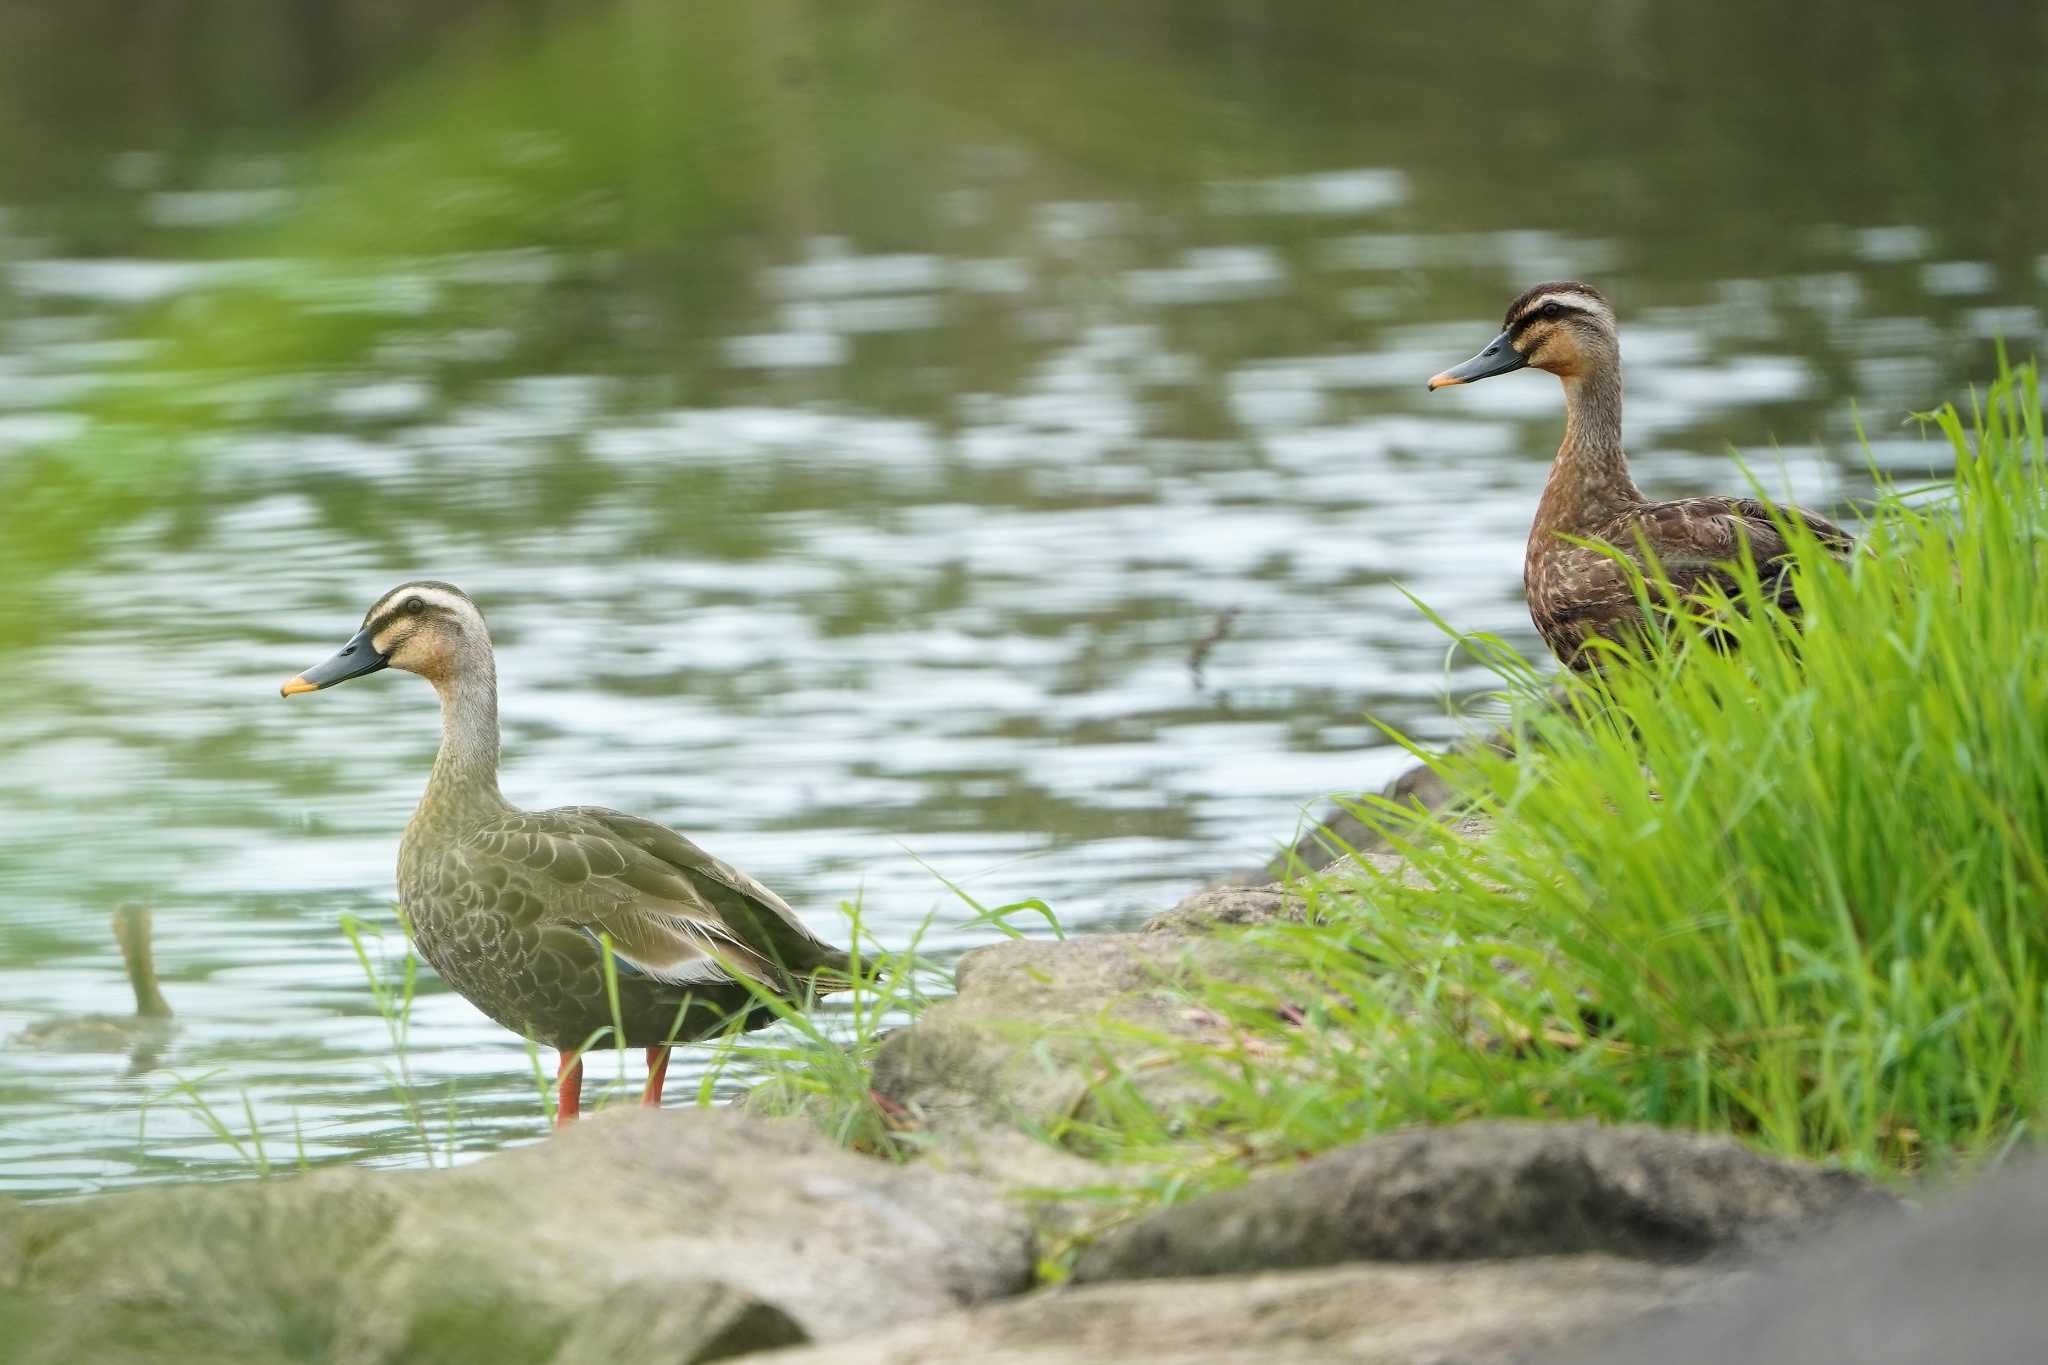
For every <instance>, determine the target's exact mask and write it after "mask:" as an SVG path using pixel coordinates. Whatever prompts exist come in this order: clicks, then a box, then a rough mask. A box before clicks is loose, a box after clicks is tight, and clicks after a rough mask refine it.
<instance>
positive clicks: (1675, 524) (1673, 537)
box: [1531, 497, 1855, 656]
mask: <svg viewBox="0 0 2048 1365" xmlns="http://www.w3.org/2000/svg"><path fill="white" fill-rule="evenodd" d="M1773 511H1774V509H1773V508H1772V507H1771V505H1770V504H1767V503H1763V502H1759V501H1757V500H1756V499H1754V498H1720V497H1713V498H1686V499H1683V500H1681V501H1677V502H1659V503H1651V504H1649V505H1648V506H1644V507H1637V508H1634V509H1632V510H1631V511H1630V512H1629V513H1628V514H1627V515H1625V516H1623V517H1620V518H1618V519H1617V520H1615V521H1614V522H1612V523H1610V524H1609V525H1606V526H1603V527H1601V528H1600V529H1599V530H1598V531H1597V532H1596V533H1595V534H1594V535H1593V536H1592V537H1591V539H1592V540H1595V541H1599V542H1604V543H1606V544H1608V545H1611V546H1613V547H1614V548H1615V549H1617V550H1619V551H1621V553H1622V554H1623V555H1624V556H1625V557H1626V559H1627V560H1628V561H1629V562H1631V563H1633V564H1635V565H1637V566H1641V565H1642V563H1643V552H1644V549H1645V548H1646V547H1647V549H1648V550H1649V552H1650V553H1651V554H1654V555H1655V556H1656V559H1657V564H1658V567H1659V568H1660V569H1661V570H1662V572H1663V574H1664V576H1665V577H1666V578H1668V579H1670V581H1671V587H1672V589H1673V592H1674V594H1675V595H1676V597H1677V598H1678V599H1680V600H1684V599H1686V598H1693V597H1697V596H1698V595H1699V594H1701V593H1703V592H1706V591H1708V590H1709V589H1712V588H1718V589H1720V590H1721V591H1722V592H1724V593H1726V594H1727V595H1729V596H1731V597H1733V596H1737V595H1738V594H1739V593H1740V591H1741V581H1740V579H1739V577H1738V576H1737V572H1736V568H1735V566H1736V565H1738V564H1739V563H1740V562H1741V560H1742V554H1743V548H1744V546H1745V545H1747V547H1748V550H1749V553H1750V555H1751V557H1752V558H1753V559H1754V560H1755V562H1756V566H1757V571H1758V573H1759V574H1760V575H1761V577H1762V579H1763V581H1764V583H1765V585H1766V587H1767V588H1769V589H1770V591H1772V593H1773V594H1774V595H1775V596H1776V597H1777V599H1778V604H1779V605H1780V606H1781V607H1783V608H1784V609H1785V610H1786V611H1787V612H1789V613H1791V614H1793V615H1797V614H1798V612H1799V602H1798V599H1797V597H1796V596H1795V595H1794V593H1793V591H1792V584H1791V575H1790V574H1789V572H1788V569H1789V568H1790V563H1791V557H1792V547H1791V545H1790V544H1789V543H1788V542H1787V541H1786V539H1785V534H1784V532H1783V531H1781V530H1780V529H1779V525H1780V520H1785V521H1791V520H1796V521H1798V522H1800V523H1803V524H1804V525H1805V526H1806V527H1807V529H1808V530H1810V531H1811V532H1812V533H1813V534H1814V536H1815V537H1816V538H1818V539H1819V541H1820V542H1821V544H1822V545H1823V546H1825V547H1826V548H1827V549H1828V550H1830V551H1831V552H1833V553H1834V554H1836V555H1844V554H1847V553H1848V552H1849V551H1850V550H1851V549H1852V548H1853V547H1854V545H1855V540H1854V538H1853V537H1851V536H1850V535H1849V533H1848V532H1846V531H1844V530H1842V529H1841V528H1840V527H1838V526H1836V525H1834V524H1833V523H1831V522H1829V521H1827V520H1826V519H1824V518H1822V517H1818V516H1815V515H1814V514H1813V513H1811V512H1807V511H1804V510H1802V509H1799V508H1793V507H1785V508H1777V509H1775V511H1776V517H1777V519H1774V518H1773ZM1531 609H1532V612H1533V614H1534V615H1535V617H1536V623H1537V626H1538V628H1539V629H1540V630H1541V631H1542V632H1543V635H1544V638H1545V639H1547V640H1551V641H1553V643H1555V642H1556V641H1559V640H1562V641H1565V642H1567V644H1568V645H1569V646H1570V647H1569V648H1566V649H1564V650H1562V651H1561V653H1562V654H1564V655H1566V656H1570V655H1571V654H1572V652H1573V650H1574V649H1576V647H1577V644H1578V643H1579V642H1583V641H1584V640H1586V639H1588V638H1590V637H1592V636H1596V635H1599V636H1607V637H1609V638H1623V637H1626V636H1627V635H1629V634H1631V633H1633V632H1634V631H1637V630H1640V629H1641V627H1642V610H1641V606H1640V604H1639V603H1638V602H1637V600H1636V589H1635V576H1634V574H1633V572H1632V571H1631V569H1630V567H1629V564H1628V563H1624V562H1622V561H1621V560H1617V559H1616V558H1615V556H1613V555H1611V554H1607V553H1605V552H1603V551H1601V550H1599V549H1595V548H1590V547H1583V546H1582V547H1578V548H1577V549H1575V550H1574V551H1573V552H1570V553H1567V554H1564V555H1561V556H1559V557H1558V558H1557V559H1556V560H1555V561H1554V563H1553V564H1552V565H1550V566H1549V567H1547V568H1546V570H1545V577H1544V583H1543V592H1542V594H1541V596H1540V598H1536V599H1532V601H1531Z"/></svg>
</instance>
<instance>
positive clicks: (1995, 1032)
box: [1090, 367, 2048, 1178]
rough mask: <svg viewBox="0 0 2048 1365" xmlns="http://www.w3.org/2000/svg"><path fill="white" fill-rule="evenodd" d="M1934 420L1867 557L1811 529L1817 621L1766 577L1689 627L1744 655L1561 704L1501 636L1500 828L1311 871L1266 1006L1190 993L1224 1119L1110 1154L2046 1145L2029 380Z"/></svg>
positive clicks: (1578, 695) (2045, 747) (2047, 1043)
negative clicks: (1472, 1144)
mask: <svg viewBox="0 0 2048 1365" xmlns="http://www.w3.org/2000/svg"><path fill="white" fill-rule="evenodd" d="M1924 420H1926V421H1928V422H1930V423H1932V424H1933V425H1934V426H1935V427H1936V428H1938V429H1939V431H1940V432H1941V433H1944V434H1945V435H1946V437H1947V439H1948V442H1949V444H1950V445H1951V446H1952V448H1953V453H1954V459H1955V473H1954V476H1953V479H1952V480H1951V481H1950V482H1948V483H1947V484H1946V485H1945V486H1941V487H1937V488H1932V489H1921V490H1915V491H1912V492H1902V491H1901V490H1898V489H1895V488H1890V487H1886V488H1882V489H1881V490H1880V492H1881V496H1880V498H1879V500H1878V501H1877V503H1876V504H1875V506H1874V507H1873V508H1872V509H1871V510H1870V515H1869V516H1868V518H1867V519H1866V522H1865V525H1864V527H1863V529H1862V532H1861V535H1860V538H1859V547H1858V552H1857V553H1856V554H1855V555H1854V556H1852V557H1851V558H1850V560H1849V561H1848V562H1846V563H1844V562H1838V561H1836V560H1834V559H1832V558H1831V557H1830V556H1829V555H1828V553H1827V552H1826V551H1825V550H1824V549H1822V548H1821V547H1820V546H1819V545H1818V544H1816V543H1814V542H1813V540H1812V538H1811V537H1810V536H1806V535H1805V534H1804V533H1803V531H1802V532H1801V533H1800V535H1799V537H1798V539H1799V540H1800V541H1801V542H1802V543H1800V544H1799V545H1798V547H1797V560H1798V562H1797V565H1796V567H1795V568H1794V570H1793V572H1794V574H1795V575H1796V580H1797V581H1796V587H1797V593H1798V597H1799V600H1800V602H1801V603H1802V605H1803V609H1804V610H1803V617H1804V619H1803V622H1797V623H1795V622H1793V621H1790V620H1788V619H1787V618H1786V617H1785V615H1784V614H1783V613H1782V612H1781V611H1780V610H1779V608H1778V607H1777V605H1776V602H1775V600H1774V592H1773V590H1772V588H1773V586H1774V585H1763V584H1759V583H1758V582H1757V575H1756V574H1755V572H1754V570H1753V569H1752V570H1751V571H1750V572H1748V573H1747V574H1746V575H1744V577H1745V578H1746V581H1745V582H1744V583H1743V585H1742V588H1741V591H1740V592H1739V594H1737V600H1734V601H1728V600H1723V601H1720V602H1714V603H1703V604H1696V605H1694V606H1693V607H1692V608H1690V609H1689V614H1690V615H1691V616H1693V617H1695V618H1699V617H1710V618H1711V619H1712V621H1713V624H1714V625H1715V626H1716V627H1717V628H1718V631H1719V632H1720V633H1721V636H1722V641H1721V643H1722V644H1723V646H1724V647H1723V648H1718V649H1717V648H1715V647H1713V645H1711V644H1710V643H1709V642H1708V640H1707V639H1706V638H1705V636H1704V635H1703V634H1702V633H1701V632H1698V631H1694V630H1691V629H1689V628H1687V627H1686V626H1685V625H1684V624H1679V625H1675V626H1674V627H1673V628H1671V629H1670V630H1668V631H1666V632H1663V633H1661V634H1660V635H1659V636H1658V637H1657V638H1656V639H1654V640H1652V641H1650V642H1649V644H1648V646H1647V650H1646V653H1645V655H1644V657H1642V658H1641V659H1640V660H1639V661H1637V662H1624V661H1623V660H1621V659H1616V660H1614V661H1613V663H1612V664H1611V666H1610V667H1609V668H1607V669H1606V671H1605V673H1604V675H1603V676H1598V677H1579V678H1570V679H1566V680H1565V681H1564V684H1563V689H1562V697H1563V704H1562V705H1560V704H1558V701H1557V699H1556V698H1555V697H1554V696H1553V695H1551V692H1550V688H1551V686H1552V680H1549V679H1542V680H1539V679H1538V678H1537V677H1536V675H1535V673H1534V671H1533V670H1531V669H1529V668H1528V666H1527V665H1526V664H1523V663H1521V662H1520V661H1519V660H1516V659H1514V658H1512V657H1510V656H1509V654H1508V653H1507V652H1505V651H1504V650H1502V649H1501V648H1500V647H1499V646H1498V644H1497V642H1493V643H1491V644H1489V643H1487V642H1479V643H1480V647H1481V649H1482V650H1483V651H1488V650H1490V651H1491V652H1492V654H1493V657H1494V658H1495V661H1496V663H1497V666H1498V667H1499V668H1500V670H1501V672H1502V674H1503V676H1504V677H1505V678H1506V679H1507V680H1508V682H1509V690H1510V692H1511V693H1512V694H1514V697H1515V701H1516V708H1515V709H1516V720H1515V730H1516V738H1517V743H1516V745H1515V749H1516V756H1512V757H1511V756H1508V755H1505V754H1502V753H1500V752H1497V751H1495V750H1492V749H1482V750H1479V751H1477V752H1473V753H1465V754H1460V755H1458V756H1456V757H1451V758H1440V759H1436V760H1433V761H1434V762H1435V763H1437V764H1438V765H1439V766H1440V769H1441V771H1442V772H1443V773H1444V774H1445V775H1446V776H1447V777H1449V778H1450V779H1451V780H1452V782H1453V783H1454V784H1455V785H1456V786H1457V787H1458V788H1459V789H1460V790H1461V791H1462V792H1463V793H1464V794H1465V795H1466V796H1467V798H1468V799H1469V800H1470V801H1471V802H1472V804H1473V805H1474V806H1475V807H1476V808H1477V809H1478V810H1479V811H1480V812H1482V813H1484V814H1486V815H1489V816H1491V817H1492V821H1493V823H1494V825H1495V832H1494V833H1493V834H1492V835H1491V836H1490V837H1487V838H1478V839H1467V838H1459V837H1442V836H1441V835H1440V834H1439V833H1437V832H1435V831H1434V830H1433V829H1432V828H1431V827H1426V826H1420V825H1414V824H1404V821H1403V814H1404V813H1403V812H1400V811H1397V810H1396V809H1394V808H1393V807H1391V806H1387V805H1384V804H1381V805H1375V806H1370V807H1369V808H1368V809H1367V810H1366V811H1364V812H1363V813H1364V814H1366V815H1367V817H1368V819H1369V821H1370V822H1373V823H1376V824H1377V825H1379V826H1380V827H1381V828H1382V829H1384V830H1385V831H1386V832H1387V833H1388V835H1389V837H1390V838H1391V839H1392V840H1393V841H1394V842H1395V844H1396V845H1397V847H1399V848H1400V849H1401V851H1402V852H1404V853H1406V854H1407V855H1408V856H1409V859H1410V867H1409V872H1408V874H1407V876H1406V877H1405V878H1403V877H1394V876H1388V875H1386V874H1383V873H1378V872H1374V871H1372V870H1371V869H1370V868H1367V869H1366V870H1364V871H1363V872H1361V871H1359V870H1358V869H1356V868H1354V869H1352V870H1351V871H1349V872H1337V871H1333V872H1330V873H1325V874H1320V875H1317V876H1314V877H1311V878H1308V879H1306V881H1305V882H1304V886H1303V889H1304V891H1305V892H1306V894H1307V896H1308V899H1309V906H1310V913H1309V916H1308V923H1306V924H1303V925H1299V926H1288V927H1280V928H1274V929H1268V930H1264V931H1261V932H1260V933H1259V934H1257V935H1256V936H1255V937H1257V938H1258V939H1259V940H1260V942H1261V943H1262V945H1263V947H1264V948H1265V949H1267V950H1268V951H1270V952H1271V954H1272V955H1273V957H1272V960H1273V963H1274V971H1273V981H1274V983H1275V985H1274V987H1273V989H1271V990H1251V991H1247V990H1246V989H1245V988H1243V987H1242V986H1239V987H1235V988H1231V989H1225V988H1223V987H1221V986H1220V985H1218V986H1216V988H1215V989H1214V990H1213V991H1211V992H1210V993H1209V998H1206V999H1204V1000H1202V1001H1201V1003H1203V1004H1204V1005H1206V1006H1207V1007H1208V1008H1211V1009H1218V1010H1222V1011H1224V1012H1226V1013H1227V1014H1228V1015H1229V1017H1230V1019H1231V1020H1232V1023H1233V1029H1234V1036H1235V1038H1236V1042H1235V1043H1234V1044H1232V1045H1230V1046H1228V1047H1226V1048H1224V1049H1222V1050H1221V1051H1219V1050H1217V1049H1216V1048H1214V1047H1206V1048H1195V1047H1193V1046H1191V1045H1190V1046H1187V1047H1184V1048H1183V1050H1182V1051H1181V1053H1180V1057H1179V1060H1180V1061H1181V1063H1182V1064H1183V1065H1186V1066H1189V1067H1191V1068H1194V1069H1196V1070H1198V1071H1200V1072H1201V1073H1202V1074H1204V1075H1205V1076H1206V1077H1207V1078H1208V1080H1209V1082H1210V1084H1211V1085H1212V1087H1213V1089H1214V1090H1215V1091H1216V1093H1217V1095H1218V1103H1217V1105H1216V1106H1214V1107H1213V1108H1210V1109H1207V1110H1206V1111H1205V1112H1204V1113H1203V1115H1202V1116H1201V1118H1200V1120H1199V1124H1198V1126H1196V1127H1195V1128H1194V1129H1193V1137H1194V1140H1193V1143H1192V1145H1193V1146H1194V1147H1195V1148H1197V1149H1201V1150H1200V1151H1199V1153H1198V1154H1191V1153H1190V1152H1189V1150H1188V1149H1189V1146H1190V1132H1191V1130H1190V1127H1189V1125H1188V1122H1187V1120H1188V1117H1189V1116H1188V1115H1186V1114H1181V1115H1177V1116H1167V1115H1156V1114H1145V1115H1141V1116H1139V1117H1135V1118H1134V1117H1133V1116H1132V1114H1131V1112H1130V1111H1129V1110H1128V1109H1126V1110H1124V1111H1122V1112H1121V1113H1120V1115H1119V1117H1118V1119H1117V1121H1116V1123H1115V1124H1114V1125H1111V1126H1112V1127H1113V1128H1114V1129H1115V1131H1113V1132H1105V1131H1102V1130H1101V1128H1100V1127H1098V1130H1097V1131H1095V1132H1093V1133H1091V1134H1090V1138H1091V1140H1092V1141H1094V1142H1097V1143H1103V1142H1107V1143H1108V1144H1109V1145H1110V1146H1111V1147H1120V1148H1121V1149H1122V1150H1123V1152H1124V1153H1125V1155H1126V1156H1127V1157H1131V1158H1140V1159H1151V1160H1158V1159H1161V1158H1162V1157H1164V1156H1166V1155H1167V1153H1169V1152H1173V1153H1177V1156H1176V1157H1175V1159H1176V1160H1178V1161H1180V1162H1181V1163H1183V1165H1184V1167H1185V1168H1186V1169H1196V1168H1197V1167H1196V1165H1195V1164H1194V1163H1192V1162H1189V1160H1188V1159H1189V1157H1190V1156H1191V1155H1196V1156H1197V1160H1198V1161H1199V1162H1200V1163H1202V1164H1203V1165H1204V1166H1213V1165H1214V1163H1213V1162H1212V1161H1211V1160H1210V1158H1212V1157H1214V1156H1215V1155H1216V1154H1217V1153H1219V1152H1222V1151H1224V1150H1226V1149H1228V1150H1229V1151H1230V1152H1232V1153H1234V1154H1235V1157H1236V1159H1235V1160H1234V1161H1233V1162H1232V1163H1230V1164H1231V1166H1232V1169H1233V1170H1234V1171H1241V1170H1242V1169H1244V1168H1245V1167H1247V1166H1250V1165H1256V1164H1258V1163H1259V1162H1261V1161H1262V1160H1286V1159H1291V1158H1292V1157H1294V1156H1297V1155H1300V1154H1304V1153H1308V1152H1313V1151H1316V1150H1320V1149H1322V1148H1324V1147H1327V1146H1331V1145H1334V1144H1336V1143H1339V1142H1344V1141H1349V1140H1352V1139H1354V1138H1356V1137H1358V1136H1360V1135H1361V1134H1364V1133H1368V1132H1371V1131H1375V1130H1378V1129H1381V1128H1386V1127H1392V1126H1396V1125H1399V1124H1403V1123H1413V1122H1418V1121H1420V1122H1435V1123H1444V1122H1454V1121H1458V1120H1462V1119H1468V1118H1478V1117H1485V1116H1535V1117H1546V1118H1561V1117H1597V1118H1601V1119H1605V1120H1611V1121H1641V1122H1649V1123H1656V1124H1665V1125H1672V1126H1678V1127H1685V1128H1692V1129H1699V1130H1711V1131H1721V1132H1730V1133H1735V1134H1738V1135H1740V1136H1742V1137H1744V1138H1745V1139H1747V1140H1749V1141H1751V1142H1752V1143H1754V1144H1756V1145H1758V1146H1760V1147H1763V1148H1765V1149H1768V1150H1773V1151H1778V1152H1783V1153H1787V1154H1796V1155H1799V1156H1804V1157H1810V1158H1821V1159H1831V1160H1834V1161H1838V1162H1840V1163H1843V1164H1846V1165H1849V1166H1852V1167H1855V1168H1858V1169H1863V1170H1868V1171H1874V1172H1880V1173H1898V1174H1907V1173H1915V1172H1918V1171H1921V1170H1923V1169H1927V1168H1930V1167H1940V1166H1947V1165H1952V1164H1958V1163H1965V1162H1972V1161H1977V1160H1980V1159H1983V1158H1986V1157H1995V1156H1996V1155H1998V1154H1999V1153H2001V1152H2002V1151H2003V1150H2004V1149H2006V1148H2007V1147H2008V1146H2010V1145H2012V1144H2014V1143H2016V1142H2018V1141H2021V1140H2023V1139H2024V1138H2026V1137H2027V1136H2028V1135H2029V1134H2030V1132H2031V1131H2032V1130H2033V1129H2034V1127H2035V1126H2036V1125H2037V1124H2038V1123H2039V1122H2040V1121H2041V1117H2042V1115H2043V1111H2044V1105H2048V578H2044V573H2048V458H2044V452H2043V445H2042V412H2041V396H2040V389H2039V382H2038V377H2037V373H2036V371H2035V369H2034V368H2032V367H2027V368H2024V369H2016V370H2006V371H2005V372H2003V373H2002V374H2001V377H2000V378H1999V380H1998V381H1997V383H1996V384H1994V385H1993V386H1992V387H1991V389H1990V391H1989V393H1988V394H1987V395H1985V396H1984V397H1983V399H1982V400H1981V402H1978V403H1975V404H1973V407H1972V410H1971V412H1970V415H1969V418H1968V420H1967V421H1966V420H1965V419H1964V418H1963V417H1962V416H1960V415H1959V414H1958V413H1957V412H1956V411H1955V410H1954V409H1953V408H1947V409H1944V410H1942V411H1940V412H1938V413H1934V414H1929V415H1927V416H1926V417H1925V418H1924ZM1643 592H1644V595H1645V597H1646V599H1649V600H1656V598H1657V594H1658V585H1657V583H1656V581H1655V578H1654V575H1653V577H1652V580H1651V581H1650V582H1648V583H1645V584H1644V585H1643ZM1729 644H1732V646H1733V647H1732V648H1726V647H1725V646H1726V645H1729ZM1339 866H1340V867H1341V866H1343V865H1341V864H1340V865H1339ZM1198 993H1199V992H1198ZM1283 996H1284V997H1285V998H1284V999H1283ZM1276 1002H1278V1003H1279V1007H1278V1008H1275V1005H1276ZM1232 1178H1234V1177H1232Z"/></svg>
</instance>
